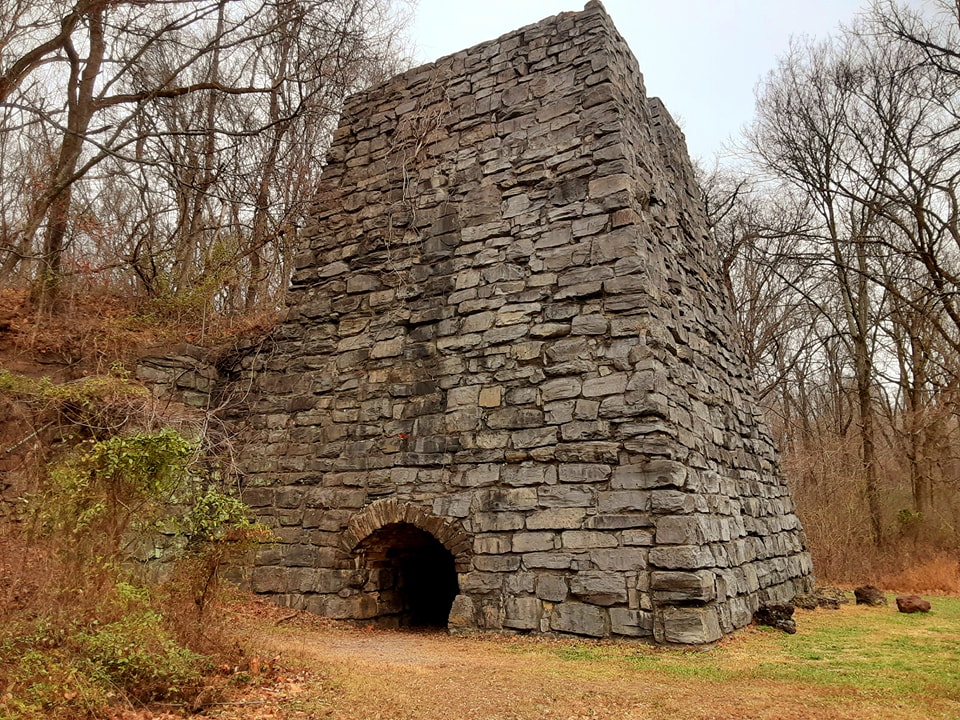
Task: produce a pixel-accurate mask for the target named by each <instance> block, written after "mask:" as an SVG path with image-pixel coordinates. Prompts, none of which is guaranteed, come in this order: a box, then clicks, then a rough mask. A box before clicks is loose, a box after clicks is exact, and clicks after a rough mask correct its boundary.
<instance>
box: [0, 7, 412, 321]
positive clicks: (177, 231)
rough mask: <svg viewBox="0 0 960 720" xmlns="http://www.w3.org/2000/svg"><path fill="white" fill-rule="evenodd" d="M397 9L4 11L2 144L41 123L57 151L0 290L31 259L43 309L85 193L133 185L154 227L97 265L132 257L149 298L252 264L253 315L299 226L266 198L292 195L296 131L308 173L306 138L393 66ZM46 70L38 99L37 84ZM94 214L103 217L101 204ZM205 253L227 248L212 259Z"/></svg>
mask: <svg viewBox="0 0 960 720" xmlns="http://www.w3.org/2000/svg"><path fill="white" fill-rule="evenodd" d="M392 7H393V5H392V4H391V3H389V2H388V0H204V1H200V2H179V1H170V2H163V3H147V4H144V3H142V2H139V1H137V0H100V1H95V0H86V1H85V2H79V3H77V4H76V5H74V6H65V5H63V4H62V3H60V2H58V1H57V0H48V1H47V2H43V3H32V4H30V5H27V4H24V5H22V6H19V5H17V6H16V7H14V8H12V9H11V10H10V12H11V13H14V12H15V11H16V12H17V13H19V15H17V17H18V18H20V20H19V21H18V22H17V23H15V24H14V26H13V28H12V29H9V30H8V34H9V35H10V41H9V43H8V44H7V46H5V48H4V51H5V52H3V53H2V54H0V63H2V64H0V99H4V100H5V101H6V103H7V105H6V107H7V108H8V109H10V112H9V113H8V115H7V120H8V122H7V124H5V125H4V126H3V127H2V128H0V134H4V135H6V136H11V135H21V134H22V133H23V128H24V127H26V126H27V124H28V122H34V123H35V124H36V125H38V126H39V127H42V128H43V129H44V131H45V132H47V134H48V135H49V136H50V137H52V138H56V147H57V150H56V152H55V153H54V154H55V158H56V159H55V161H54V162H53V163H52V167H51V168H50V171H49V173H48V174H47V175H45V183H44V187H43V188H42V189H41V190H40V192H38V193H36V195H35V197H34V198H33V200H32V201H31V202H30V203H29V212H28V213H27V214H26V216H25V217H24V218H22V219H21V220H20V221H19V222H18V223H17V225H16V227H11V228H10V230H9V232H8V233H7V234H6V235H5V236H4V238H3V245H0V251H2V250H4V249H5V250H6V254H5V256H4V257H3V258H2V262H3V265H2V271H0V272H2V275H0V281H3V280H4V279H7V280H9V278H10V277H11V275H12V273H13V271H14V270H15V268H16V266H17V265H18V264H19V263H20V262H21V260H22V259H25V258H31V257H32V258H36V260H37V261H38V262H39V266H38V268H37V270H36V271H35V274H34V276H35V279H34V282H35V296H36V298H37V300H38V301H39V302H41V303H44V302H49V301H50V300H52V299H53V298H54V297H55V296H56V293H57V286H58V284H59V281H60V278H61V276H62V274H63V259H62V258H63V253H64V251H65V249H66V247H67V243H68V240H70V239H71V238H72V237H74V236H76V237H77V238H80V237H82V232H80V231H78V230H77V228H74V227H73V226H72V224H71V223H72V220H73V215H72V212H73V205H74V197H75V193H76V187H77V186H78V183H81V182H83V183H85V184H86V185H88V186H93V187H92V188H91V193H90V197H96V198H101V199H102V198H104V197H105V196H104V195H103V192H102V191H103V187H104V186H105V185H109V186H110V187H112V188H113V189H114V190H117V191H118V190H119V186H120V183H117V182H115V181H114V180H111V181H110V182H107V181H106V180H105V178H107V177H108V176H113V177H114V178H116V177H123V176H129V177H130V178H131V182H130V184H131V185H133V186H135V188H128V189H127V190H125V191H124V193H123V196H124V197H126V198H131V197H139V199H140V201H141V202H140V204H141V209H142V210H144V211H149V212H151V213H155V215H154V216H153V217H152V218H150V219H149V220H147V219H146V218H141V222H138V223H137V225H136V226H137V234H136V239H133V238H125V239H124V241H122V242H121V243H120V245H123V246H124V247H125V248H126V250H127V252H128V255H127V256H126V257H125V258H109V259H107V258H98V265H99V266H112V265H113V264H115V263H116V262H117V261H120V260H125V261H126V262H127V263H129V265H130V267H131V269H133V270H134V271H135V272H136V274H137V276H138V277H140V278H141V280H142V281H143V282H144V286H145V287H146V288H147V289H148V290H149V291H151V292H157V291H160V290H161V289H163V288H166V289H168V290H170V289H173V290H179V289H182V288H184V287H186V286H188V285H189V284H190V283H192V282H194V281H195V280H196V279H197V278H198V276H199V275H203V274H204V273H206V272H207V271H208V270H210V268H211V267H212V266H213V265H224V264H226V263H230V262H234V261H235V262H236V263H238V264H241V265H245V266H246V267H247V271H246V273H245V275H246V281H245V286H244V287H245V290H244V293H245V294H246V298H247V300H246V303H247V304H248V305H251V304H253V303H255V302H256V299H257V289H256V288H257V287H258V286H259V285H260V284H262V283H264V281H265V280H266V276H265V274H264V270H262V267H263V265H264V260H265V259H266V256H264V254H263V250H264V248H266V247H268V246H270V245H274V244H275V245H277V247H276V248H274V249H273V250H272V251H271V252H272V257H273V260H271V267H270V268H269V269H268V272H270V271H272V270H273V269H274V268H276V267H279V266H280V265H282V263H279V262H278V261H277V257H278V256H279V255H281V254H282V253H283V252H284V251H285V248H283V247H281V245H282V243H275V242H274V241H275V240H276V238H277V237H278V235H279V234H281V233H279V230H280V229H281V228H282V227H283V226H284V224H285V223H286V224H288V225H290V226H291V227H292V226H294V225H295V224H296V220H295V219H293V218H291V217H290V216H289V213H286V212H279V213H278V212H275V211H274V207H275V205H274V201H275V200H277V199H279V198H282V197H285V196H289V193H288V192H287V191H285V190H283V189H280V187H279V186H280V185H284V184H288V179H290V178H293V179H294V180H295V181H298V180H299V178H300V177H301V176H302V171H299V172H296V173H294V174H293V175H292V176H291V175H289V174H287V173H286V172H285V168H282V167H281V162H282V160H283V159H284V156H285V155H289V154H290V153H292V152H293V151H292V150H291V148H292V146H293V145H294V144H295V143H294V142H293V141H292V138H293V137H294V135H295V134H296V133H298V132H301V131H302V132H301V134H300V136H299V137H297V139H298V140H301V141H302V140H303V139H304V138H307V139H311V138H312V139H315V141H316V142H315V148H313V149H311V152H310V153H309V155H308V160H307V162H308V164H309V165H310V169H309V171H308V172H309V174H310V175H311V176H313V175H315V173H316V172H317V171H318V167H319V163H320V160H321V158H322V152H323V150H324V149H325V144H326V138H325V136H324V135H323V134H322V133H321V134H317V133H315V132H314V131H313V127H314V126H316V125H319V126H320V127H321V128H323V129H328V128H329V127H330V124H331V118H335V116H336V114H337V112H338V111H339V104H340V102H341V101H342V98H343V96H344V95H345V94H347V93H349V92H352V91H355V90H357V89H359V88H360V87H362V86H363V85H364V84H366V83H368V82H370V81H371V80H376V79H378V77H379V76H380V75H381V74H382V73H383V72H384V71H385V70H386V69H387V68H391V67H395V63H396V62H397V60H396V59H397V57H398V52H397V50H398V45H397V42H396V41H397V34H396V33H397V30H398V28H399V26H400V23H401V21H402V17H401V16H399V15H396V14H391V11H390V8H392ZM0 32H2V30H0ZM41 74H42V75H43V83H42V85H43V87H44V90H45V93H40V92H39V91H38V85H39V84H33V79H34V78H39V77H40V75H41ZM51 88H55V89H56V90H57V91H58V92H53V93H51V92H50V89H51ZM305 128H306V131H304V130H305ZM264 143H265V144H266V145H265V147H257V145H258V144H260V145H262V144H264ZM11 147H12V145H11ZM261 151H262V154H259V152H261ZM254 152H258V154H257V155H256V156H255V155H253V154H252V153H254ZM252 157H262V158H264V160H263V162H262V163H260V167H258V168H252V167H251V166H250V159H251V158H252ZM301 159H302V158H301ZM251 177H255V178H256V179H255V180H253V181H252V182H251ZM164 179H165V180H166V182H167V184H168V187H170V188H171V189H172V195H170V196H168V197H166V198H165V200H164V201H163V202H158V201H157V199H156V198H153V197H149V191H148V187H149V186H151V185H154V184H156V183H157V181H161V182H163V181H164ZM305 192H306V187H301V188H300V189H299V191H298V194H297V196H296V198H295V199H293V203H294V205H295V206H302V204H303V194H304V193H305ZM171 199H172V200H174V207H175V210H174V209H173V207H171V205H170V200H171ZM288 210H289V208H288ZM91 212H94V213H99V214H109V210H108V209H107V208H105V207H104V206H103V205H102V204H99V203H98V204H96V205H95V206H94V207H92V208H91ZM297 212H299V209H298V210H293V213H294V214H296V213H297ZM156 213H159V215H156ZM227 226H229V227H230V229H229V230H228V231H224V227H227ZM147 228H149V229H150V233H149V234H148V233H146V232H145V230H146V229H147ZM41 230H42V239H43V242H42V246H41V247H40V248H37V249H35V242H34V240H35V238H36V237H37V236H38V234H39V233H40V231H41ZM224 238H227V239H229V242H227V243H226V244H224V243H220V240H221V239H224ZM218 243H220V244H219V245H217V244H218ZM214 245H217V246H218V247H221V248H227V247H228V246H229V247H230V248H231V250H230V252H226V251H224V252H220V253H219V254H218V253H213V254H212V255H211V254H210V253H209V252H207V248H209V247H211V246H214ZM84 249H89V248H84ZM271 282H273V285H274V286H277V285H279V284H281V283H279V282H276V281H271ZM241 304H242V303H241Z"/></svg>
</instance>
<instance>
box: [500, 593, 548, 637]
mask: <svg viewBox="0 0 960 720" xmlns="http://www.w3.org/2000/svg"><path fill="white" fill-rule="evenodd" d="M541 608H542V606H541V604H540V601H539V600H538V599H537V598H535V597H512V598H507V601H506V603H504V606H503V610H504V614H503V626H504V627H508V628H514V629H516V630H535V629H537V628H539V627H540V612H541Z"/></svg>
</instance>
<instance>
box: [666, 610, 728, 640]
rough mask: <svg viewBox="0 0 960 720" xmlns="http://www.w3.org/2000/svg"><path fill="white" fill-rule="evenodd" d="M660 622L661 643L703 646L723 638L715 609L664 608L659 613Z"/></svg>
mask: <svg viewBox="0 0 960 720" xmlns="http://www.w3.org/2000/svg"><path fill="white" fill-rule="evenodd" d="M661 622H662V624H663V629H662V640H663V642H668V643H677V644H680V645H705V644H708V643H713V642H716V641H717V640H719V639H720V638H721V637H722V636H723V633H722V632H721V631H720V621H719V620H718V619H717V612H716V609H715V608H712V607H705V608H688V607H666V608H664V609H663V611H662V612H661ZM655 633H656V634H658V635H659V633H657V632H656V631H655Z"/></svg>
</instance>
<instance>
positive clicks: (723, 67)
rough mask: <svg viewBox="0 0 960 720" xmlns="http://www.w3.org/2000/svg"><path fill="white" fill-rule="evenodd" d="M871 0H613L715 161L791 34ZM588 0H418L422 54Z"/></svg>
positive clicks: (437, 53)
mask: <svg viewBox="0 0 960 720" xmlns="http://www.w3.org/2000/svg"><path fill="white" fill-rule="evenodd" d="M864 1H865V0H603V6H604V7H605V8H606V10H607V13H608V14H609V15H610V16H611V17H612V18H613V22H614V24H615V25H616V26H617V29H618V30H619V31H620V34H621V35H623V36H624V38H626V40H627V43H629V45H630V48H631V50H633V54H634V55H635V56H636V58H637V61H638V62H639V64H640V70H641V72H642V73H643V77H644V85H645V86H646V89H647V95H649V96H651V97H653V96H655V97H659V98H660V99H661V100H663V102H664V104H665V105H666V106H667V109H668V110H669V111H670V114H671V115H673V117H674V119H675V120H677V121H678V122H679V123H680V125H681V127H682V128H683V131H684V134H685V135H686V138H687V146H688V149H689V151H690V154H691V156H693V157H699V158H700V159H701V160H702V161H704V162H705V163H706V164H707V165H710V164H712V162H713V159H714V157H715V155H716V154H717V153H719V152H720V151H721V148H722V145H723V144H724V143H725V141H727V140H728V139H729V138H731V137H733V136H736V135H737V133H738V132H739V130H740V128H741V127H742V126H744V125H745V124H747V123H749V122H750V120H751V118H752V117H753V109H754V89H755V87H756V85H757V82H758V81H759V80H760V79H761V78H762V77H763V76H765V75H766V74H767V72H769V71H770V70H772V69H773V68H774V66H775V64H776V60H777V58H778V57H779V56H781V55H783V54H784V53H785V52H786V51H787V49H788V48H789V45H790V38H791V36H794V37H800V36H808V37H813V38H817V39H825V38H826V37H827V36H828V35H830V34H832V33H834V32H835V31H836V30H837V29H838V28H839V24H840V23H841V22H844V23H849V22H850V21H852V20H853V19H854V17H855V16H856V14H857V12H858V11H859V10H860V9H861V7H862V6H863V4H864ZM585 3H586V0H480V1H479V2H476V1H470V0H417V7H416V15H415V17H414V21H413V24H412V28H411V33H412V39H413V42H414V44H415V57H416V61H417V62H418V63H426V62H431V61H433V60H436V59H437V58H439V57H443V56H444V55H449V54H451V53H455V52H457V51H459V50H463V49H465V48H468V47H471V46H473V45H476V44H477V43H481V42H484V41H486V40H493V39H494V38H497V37H499V36H501V35H503V34H505V33H508V32H510V31H512V30H516V29H518V28H520V27H523V26H524V25H528V24H530V23H533V22H537V21H538V20H542V19H543V18H545V17H549V16H551V15H556V14H557V13H559V12H564V11H568V10H576V11H579V10H582V9H583V6H584V4H585Z"/></svg>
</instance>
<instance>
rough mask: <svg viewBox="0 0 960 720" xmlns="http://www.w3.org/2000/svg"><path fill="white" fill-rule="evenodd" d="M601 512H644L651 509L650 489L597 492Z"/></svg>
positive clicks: (598, 506)
mask: <svg viewBox="0 0 960 720" xmlns="http://www.w3.org/2000/svg"><path fill="white" fill-rule="evenodd" d="M597 508H598V510H599V511H600V512H601V513H623V512H637V511H639V512H644V511H649V510H650V491H648V490H607V491H602V492H600V493H598V494H597Z"/></svg>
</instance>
